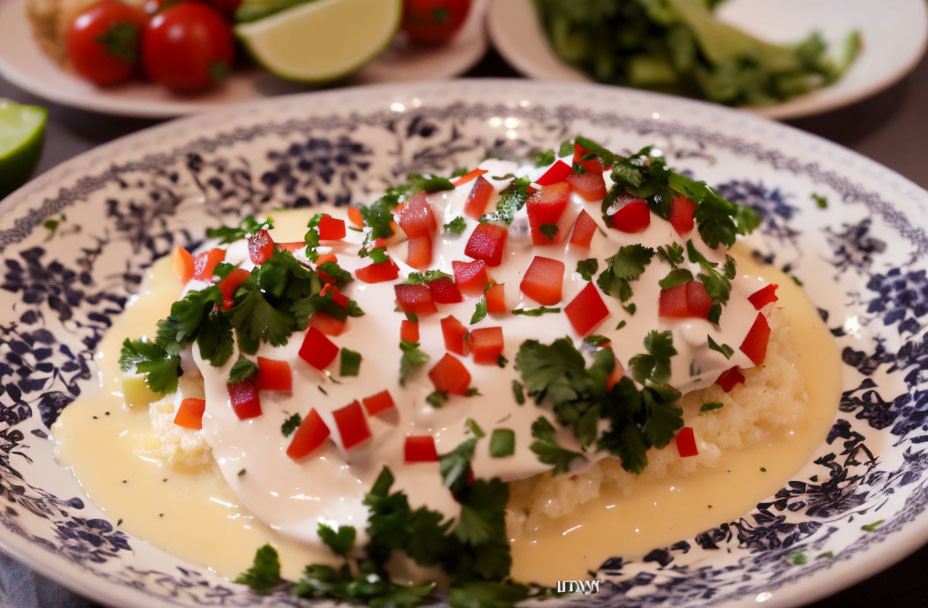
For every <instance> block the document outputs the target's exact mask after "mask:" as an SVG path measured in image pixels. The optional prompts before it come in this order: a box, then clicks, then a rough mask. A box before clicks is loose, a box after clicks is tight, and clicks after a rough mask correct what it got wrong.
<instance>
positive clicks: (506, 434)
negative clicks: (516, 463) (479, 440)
mask: <svg viewBox="0 0 928 608" xmlns="http://www.w3.org/2000/svg"><path fill="white" fill-rule="evenodd" d="M515 453H516V434H515V432H514V431H512V430H511V429H493V433H492V434H491V435H490V456H491V457H493V458H505V457H506V456H512V455H513V454H515Z"/></svg>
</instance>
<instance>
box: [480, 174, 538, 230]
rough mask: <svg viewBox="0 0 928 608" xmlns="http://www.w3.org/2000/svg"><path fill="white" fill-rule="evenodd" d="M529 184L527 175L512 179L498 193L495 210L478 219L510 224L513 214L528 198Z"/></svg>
mask: <svg viewBox="0 0 928 608" xmlns="http://www.w3.org/2000/svg"><path fill="white" fill-rule="evenodd" d="M530 184H531V181H530V180H529V179H528V178H527V177H524V178H519V179H517V180H515V181H513V182H512V183H511V184H509V185H508V186H507V187H506V188H505V189H504V190H503V191H502V192H500V193H499V199H498V200H497V201H496V211H494V212H493V213H490V214H487V215H484V216H483V217H482V218H480V221H481V222H502V223H503V224H505V225H507V226H508V225H509V224H511V223H512V218H513V216H515V214H516V212H517V211H519V210H520V209H521V208H522V207H524V206H525V202H526V201H527V200H528V187H529V185H530Z"/></svg>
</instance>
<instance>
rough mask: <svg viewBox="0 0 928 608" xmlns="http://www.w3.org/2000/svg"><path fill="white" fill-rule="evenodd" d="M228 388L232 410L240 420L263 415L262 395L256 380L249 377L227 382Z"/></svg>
mask: <svg viewBox="0 0 928 608" xmlns="http://www.w3.org/2000/svg"><path fill="white" fill-rule="evenodd" d="M226 389H227V390H228V392H229V401H230V402H231V403H232V410H233V411H234V412H235V415H236V416H238V419H239V420H248V419H249V418H257V417H258V416H260V415H261V397H260V396H259V395H258V387H257V385H256V384H255V382H254V380H252V379H251V378H248V379H247V380H240V381H239V382H230V383H228V384H226Z"/></svg>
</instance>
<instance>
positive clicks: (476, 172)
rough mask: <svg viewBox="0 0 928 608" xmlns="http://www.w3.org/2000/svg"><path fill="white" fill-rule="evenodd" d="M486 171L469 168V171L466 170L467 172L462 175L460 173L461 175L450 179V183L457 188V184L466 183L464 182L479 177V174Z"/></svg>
mask: <svg viewBox="0 0 928 608" xmlns="http://www.w3.org/2000/svg"><path fill="white" fill-rule="evenodd" d="M486 172H487V170H486V169H473V170H471V171H468V172H467V173H465V174H464V175H462V176H460V177H458V178H455V179H454V180H452V181H451V185H453V186H454V187H455V188H457V187H458V186H461V185H464V184H466V183H467V182H469V181H473V180H475V179H477V178H478V177H480V176H481V175H483V174H484V173H486Z"/></svg>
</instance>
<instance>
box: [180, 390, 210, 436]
mask: <svg viewBox="0 0 928 608" xmlns="http://www.w3.org/2000/svg"><path fill="white" fill-rule="evenodd" d="M205 411H206V401H204V400H203V399H194V398H193V397H190V398H188V399H184V400H183V401H181V402H180V407H178V408H177V413H176V414H174V424H176V425H177V426H182V427H184V428H185V429H194V430H200V429H202V428H203V412H205Z"/></svg>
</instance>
